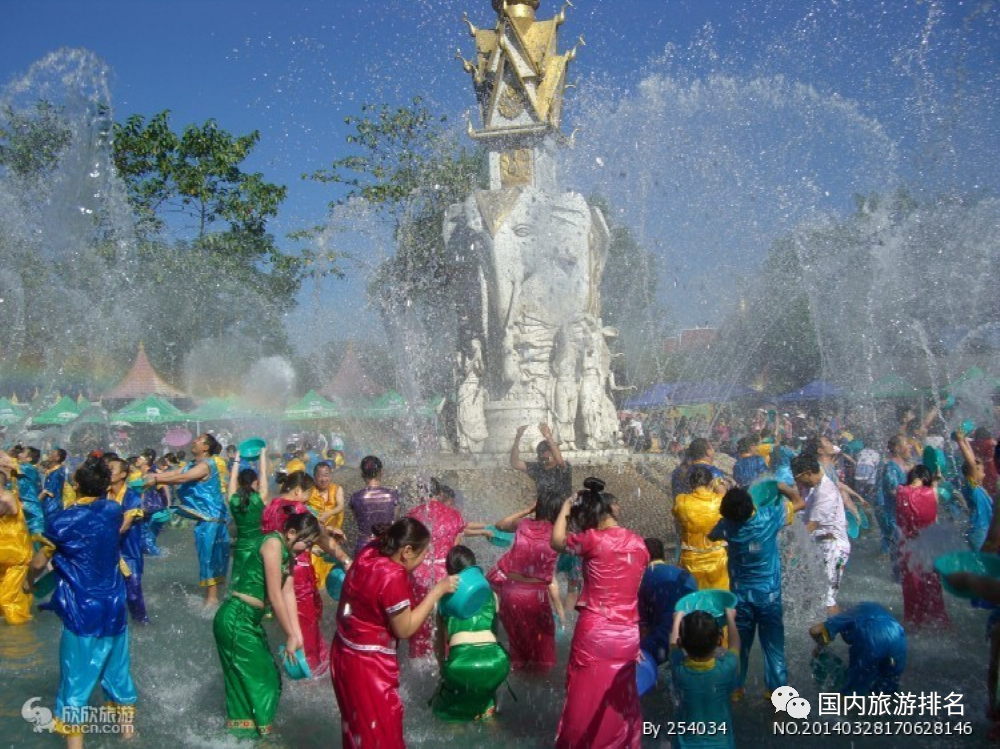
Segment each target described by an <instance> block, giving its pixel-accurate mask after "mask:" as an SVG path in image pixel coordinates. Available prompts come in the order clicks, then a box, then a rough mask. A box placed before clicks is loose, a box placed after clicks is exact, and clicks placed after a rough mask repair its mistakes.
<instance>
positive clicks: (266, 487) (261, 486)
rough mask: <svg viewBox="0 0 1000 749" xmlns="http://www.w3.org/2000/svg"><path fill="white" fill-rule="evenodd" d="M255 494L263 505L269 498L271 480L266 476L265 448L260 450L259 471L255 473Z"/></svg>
mask: <svg viewBox="0 0 1000 749" xmlns="http://www.w3.org/2000/svg"><path fill="white" fill-rule="evenodd" d="M257 494H258V495H259V496H260V501H261V502H263V503H264V504H265V505H266V504H267V501H268V500H269V499H270V498H271V482H270V481H269V479H268V476H267V449H264V450H261V451H260V473H258V474H257Z"/></svg>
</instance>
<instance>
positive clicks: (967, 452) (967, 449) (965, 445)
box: [955, 430, 976, 465]
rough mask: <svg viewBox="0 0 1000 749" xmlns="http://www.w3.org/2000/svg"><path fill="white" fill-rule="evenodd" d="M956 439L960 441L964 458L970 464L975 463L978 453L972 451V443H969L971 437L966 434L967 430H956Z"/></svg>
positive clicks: (959, 447) (959, 445)
mask: <svg viewBox="0 0 1000 749" xmlns="http://www.w3.org/2000/svg"><path fill="white" fill-rule="evenodd" d="M955 441H956V442H957V443H958V449H959V450H961V452H962V460H964V461H965V462H966V463H968V464H970V465H975V464H976V454H975V453H974V452H973V451H972V445H970V444H969V438H968V437H966V436H965V432H963V431H961V430H958V431H956V432H955Z"/></svg>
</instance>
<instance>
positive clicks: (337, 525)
mask: <svg viewBox="0 0 1000 749" xmlns="http://www.w3.org/2000/svg"><path fill="white" fill-rule="evenodd" d="M313 480H314V481H315V482H316V485H315V486H314V487H313V490H312V494H310V495H309V502H308V506H309V509H310V510H311V511H312V513H313V514H314V515H315V516H316V517H317V518H318V519H319V523H320V525H322V526H323V527H324V528H326V530H327V531H328V532H330V533H331V534H332V535H334V536H339V535H340V534H339V531H340V529H341V528H342V527H343V525H344V488H343V487H342V486H337V485H336V484H335V483H333V466H331V465H330V464H329V463H327V462H325V461H324V462H322V463H317V464H316V471H315V475H314V476H313ZM334 531H337V532H338V533H334ZM312 565H313V569H314V570H316V580H317V584H318V585H319V588H320V589H321V590H322V588H323V586H325V585H326V576H327V575H329V574H330V570H332V569H333V567H334V564H333V562H330V561H328V560H326V559H324V558H323V556H322V555H321V554H315V553H314V554H313V557H312Z"/></svg>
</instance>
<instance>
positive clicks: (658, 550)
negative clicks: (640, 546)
mask: <svg viewBox="0 0 1000 749" xmlns="http://www.w3.org/2000/svg"><path fill="white" fill-rule="evenodd" d="M642 542H643V543H644V544H646V551H648V552H649V558H650V559H651V560H655V559H666V558H667V552H666V550H665V549H664V548H663V542H662V541H661V540H660V539H658V538H644V539H642Z"/></svg>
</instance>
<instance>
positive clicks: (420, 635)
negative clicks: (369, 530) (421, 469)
mask: <svg viewBox="0 0 1000 749" xmlns="http://www.w3.org/2000/svg"><path fill="white" fill-rule="evenodd" d="M428 493H429V494H430V495H431V498H430V499H429V500H428V501H427V502H425V503H423V504H420V505H417V506H416V507H414V508H413V509H412V510H410V511H409V512H408V513H406V515H407V517H411V518H414V519H415V520H419V521H420V522H421V523H423V524H424V525H426V526H427V527H428V528H429V529H430V532H431V545H430V547H429V549H428V551H427V555H426V556H425V557H424V560H423V562H422V563H421V564H420V566H419V567H417V568H416V569H415V570H413V575H412V578H413V580H412V584H413V593H414V595H415V596H416V598H417V600H423V599H424V597H425V596H426V595H427V594H428V593H429V592H430V590H431V588H433V587H434V586H435V585H436V584H437V581H438V580H442V579H444V578H446V577H448V571H447V570H446V569H445V560H446V559H447V558H448V552H449V551H451V547H452V546H454V545H455V544H457V543H458V540H459V536H461V534H462V530H463V529H464V528H465V518H463V517H462V513H460V512H459V511H458V510H457V509H456V508H455V491H454V490H453V489H452V488H451V487H449V486H443V485H441V484H439V483H438V482H437V479H431V482H430V487H429V491H428ZM433 619H434V617H430V618H428V619H427V621H425V622H424V623H423V625H422V626H421V627H420V629H418V630H417V633H416V634H415V635H413V637H411V638H410V657H411V658H422V657H424V656H427V655H431V654H432V653H433V651H434V648H433V642H434V639H433V635H434V621H433Z"/></svg>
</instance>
